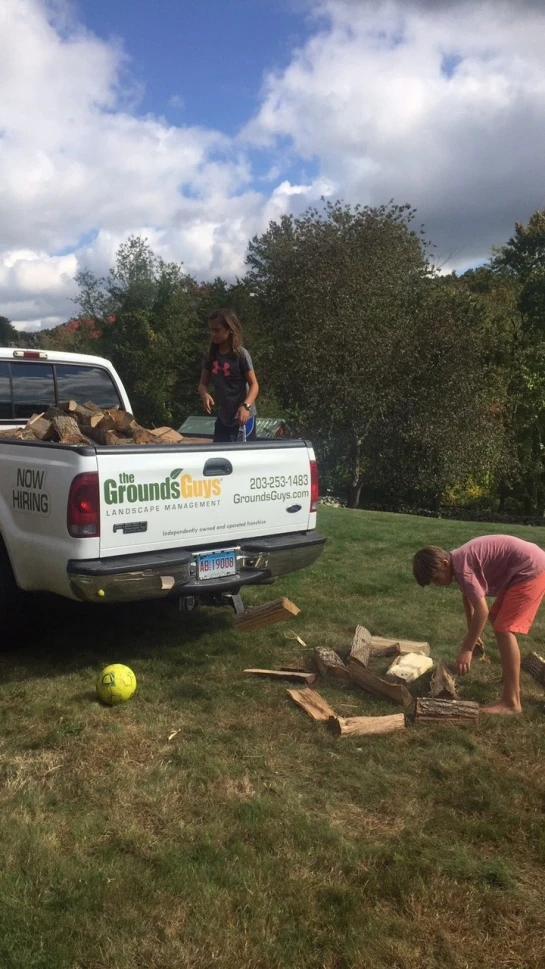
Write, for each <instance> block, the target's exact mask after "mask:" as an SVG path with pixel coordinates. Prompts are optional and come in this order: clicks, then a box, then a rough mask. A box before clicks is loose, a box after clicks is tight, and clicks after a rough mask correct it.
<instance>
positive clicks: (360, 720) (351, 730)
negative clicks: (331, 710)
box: [328, 713, 405, 737]
mask: <svg viewBox="0 0 545 969" xmlns="http://www.w3.org/2000/svg"><path fill="white" fill-rule="evenodd" d="M328 726H329V728H330V730H332V731H333V733H335V734H337V736H339V737H362V736H364V735H365V734H367V735H368V736H369V735H370V734H381V733H393V732H394V731H396V730H405V714H404V713H393V714H392V715H391V716H389V717H346V718H344V717H330V719H329V721H328Z"/></svg>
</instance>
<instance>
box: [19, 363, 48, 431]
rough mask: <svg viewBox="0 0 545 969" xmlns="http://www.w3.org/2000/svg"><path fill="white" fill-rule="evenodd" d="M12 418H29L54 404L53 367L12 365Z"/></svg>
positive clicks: (36, 364) (34, 364) (44, 365)
mask: <svg viewBox="0 0 545 969" xmlns="http://www.w3.org/2000/svg"><path fill="white" fill-rule="evenodd" d="M11 379H12V381H13V416H14V417H16V418H17V417H31V416H32V414H35V413H37V412H38V411H43V410H47V408H48V407H51V405H52V404H54V402H55V383H54V381H53V367H52V366H51V364H50V363H12V364H11Z"/></svg>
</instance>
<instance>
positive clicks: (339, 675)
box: [313, 646, 350, 680]
mask: <svg viewBox="0 0 545 969" xmlns="http://www.w3.org/2000/svg"><path fill="white" fill-rule="evenodd" d="M313 656H314V660H315V662H316V666H317V667H318V672H319V673H321V674H322V676H331V677H333V678H335V679H339V680H349V679H350V676H349V673H348V669H347V667H346V666H345V664H344V663H343V661H342V659H341V658H340V656H338V655H337V653H336V652H335V650H333V649H326V648H325V647H324V646H317V647H316V649H315V650H314V653H313Z"/></svg>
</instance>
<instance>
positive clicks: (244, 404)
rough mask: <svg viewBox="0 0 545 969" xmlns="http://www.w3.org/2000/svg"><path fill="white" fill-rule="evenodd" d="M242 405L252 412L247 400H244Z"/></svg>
mask: <svg viewBox="0 0 545 969" xmlns="http://www.w3.org/2000/svg"><path fill="white" fill-rule="evenodd" d="M240 406H241V407H245V408H246V410H247V411H248V413H250V405H249V404H247V403H246V401H243V403H242V404H241V405H240Z"/></svg>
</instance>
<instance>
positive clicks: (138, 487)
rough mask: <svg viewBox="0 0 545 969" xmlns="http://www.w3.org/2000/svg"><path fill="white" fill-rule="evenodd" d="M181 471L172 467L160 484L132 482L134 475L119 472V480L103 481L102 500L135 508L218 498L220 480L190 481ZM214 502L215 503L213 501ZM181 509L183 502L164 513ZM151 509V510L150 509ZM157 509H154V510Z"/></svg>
mask: <svg viewBox="0 0 545 969" xmlns="http://www.w3.org/2000/svg"><path fill="white" fill-rule="evenodd" d="M183 471H184V469H183V468H175V469H174V471H171V472H170V474H169V475H167V477H165V478H163V480H162V481H144V482H142V483H141V482H139V481H136V480H135V478H136V475H134V474H125V473H124V472H121V474H120V475H119V480H117V481H116V479H115V478H108V479H107V480H106V481H105V482H104V501H105V502H106V504H107V505H115V506H119V505H136V504H146V503H150V502H157V501H161V502H171V501H175V502H177V501H180V499H184V500H185V501H187V500H192V499H200V500H201V501H208V500H210V499H211V498H217V497H219V495H221V480H220V478H194V477H193V476H192V475H191V474H184V473H183ZM214 503H215V502H214ZM183 507H185V504H184V502H182V501H180V503H179V504H175V505H170V504H169V505H165V506H164V509H165V510H166V511H169V510H171V509H172V510H174V509H175V508H183ZM150 510H151V509H150ZM159 510H160V509H159V508H158V509H157V511H159Z"/></svg>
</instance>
